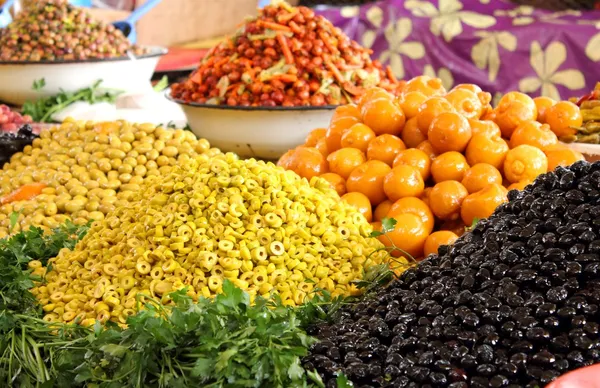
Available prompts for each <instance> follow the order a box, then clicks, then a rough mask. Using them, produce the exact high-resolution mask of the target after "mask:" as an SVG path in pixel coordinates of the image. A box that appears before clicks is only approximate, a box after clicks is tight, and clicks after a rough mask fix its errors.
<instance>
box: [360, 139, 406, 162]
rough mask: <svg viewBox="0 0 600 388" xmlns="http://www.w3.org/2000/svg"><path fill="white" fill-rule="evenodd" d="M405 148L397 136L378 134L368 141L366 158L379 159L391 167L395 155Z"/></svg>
mask: <svg viewBox="0 0 600 388" xmlns="http://www.w3.org/2000/svg"><path fill="white" fill-rule="evenodd" d="M405 149H406V146H405V145H404V142H403V141H402V140H400V138H399V137H397V136H394V135H389V134H384V135H379V136H377V137H376V138H375V139H373V140H371V141H370V142H369V146H368V147H367V159H368V160H380V161H382V162H384V163H386V164H387V165H388V166H390V167H391V166H392V164H393V163H394V158H396V155H398V153H399V152H400V151H402V150H405Z"/></svg>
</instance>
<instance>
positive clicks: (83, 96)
mask: <svg viewBox="0 0 600 388" xmlns="http://www.w3.org/2000/svg"><path fill="white" fill-rule="evenodd" d="M101 83H102V80H98V81H96V82H95V83H94V84H93V85H92V86H90V87H88V88H84V89H80V90H78V91H76V92H65V91H62V90H61V92H60V93H58V94H57V95H55V96H52V97H43V98H39V99H37V100H36V101H26V102H25V104H23V109H22V113H23V114H24V115H29V116H31V118H32V119H33V121H34V122H36V123H49V122H51V121H52V115H53V114H55V113H57V112H60V111H61V110H63V109H65V108H66V107H68V106H69V105H71V104H73V103H75V102H78V101H83V102H87V103H89V104H97V103H100V102H109V103H114V102H115V101H116V99H117V96H118V95H119V94H121V93H123V91H121V90H115V89H101V88H100V84H101ZM45 86H46V80H45V79H44V78H42V79H39V80H36V81H34V82H33V86H32V89H33V90H37V91H39V90H42V89H43V88H44V87H45Z"/></svg>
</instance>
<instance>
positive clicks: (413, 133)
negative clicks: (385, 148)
mask: <svg viewBox="0 0 600 388" xmlns="http://www.w3.org/2000/svg"><path fill="white" fill-rule="evenodd" d="M401 137H402V141H403V142H404V144H405V145H406V146H407V147H409V148H414V147H416V146H418V145H419V144H421V143H422V142H424V141H425V140H427V136H425V135H424V134H423V132H421V130H420V129H419V127H418V125H417V118H416V117H413V118H412V119H409V120H408V121H407V122H406V124H404V129H403V130H402V135H401Z"/></svg>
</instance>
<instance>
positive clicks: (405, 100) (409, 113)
mask: <svg viewBox="0 0 600 388" xmlns="http://www.w3.org/2000/svg"><path fill="white" fill-rule="evenodd" d="M427 98H428V97H427V96H426V95H424V94H423V93H421V92H417V91H415V92H408V93H404V94H402V95H401V96H400V98H399V102H400V108H402V111H403V112H404V114H405V115H406V118H407V119H411V118H413V117H415V116H416V115H417V113H419V108H420V107H421V105H423V103H424V102H425V101H426V100H427Z"/></svg>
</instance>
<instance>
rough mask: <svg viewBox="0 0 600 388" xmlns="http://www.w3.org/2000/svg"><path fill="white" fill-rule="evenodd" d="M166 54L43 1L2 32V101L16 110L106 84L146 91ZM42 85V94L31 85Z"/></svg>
mask: <svg viewBox="0 0 600 388" xmlns="http://www.w3.org/2000/svg"><path fill="white" fill-rule="evenodd" d="M166 53H167V50H166V49H164V48H160V47H142V46H137V45H135V44H132V43H131V42H129V40H128V39H127V37H126V36H125V35H123V33H122V32H121V31H119V30H118V29H116V28H115V27H114V26H113V25H111V24H106V23H103V22H101V21H97V20H94V19H93V18H92V17H91V16H90V14H89V13H87V12H86V11H85V10H84V9H83V8H77V7H75V6H73V5H71V4H69V2H68V1H67V0H42V1H38V2H35V3H33V4H32V5H30V6H28V7H26V8H25V9H24V10H23V11H21V12H19V13H17V15H16V16H15V17H14V20H13V22H12V23H10V24H9V25H8V26H7V27H6V28H3V29H0V85H2V88H1V89H0V100H1V101H4V102H8V103H11V104H15V105H22V104H23V103H24V102H25V101H29V100H33V99H36V98H39V97H47V96H51V95H56V94H57V93H59V92H60V91H61V90H64V91H76V90H79V89H83V88H87V87H89V86H91V85H93V84H94V83H95V82H96V81H98V80H102V85H103V87H105V88H111V89H120V90H124V91H131V92H133V91H141V90H147V89H149V88H150V79H151V77H152V74H153V73H154V69H155V67H156V65H157V64H158V61H159V59H160V57H161V56H163V55H165V54H166ZM41 79H43V80H44V81H45V82H44V84H45V85H44V87H43V88H39V87H38V88H32V85H34V84H35V85H40V83H36V81H39V80H41Z"/></svg>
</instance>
